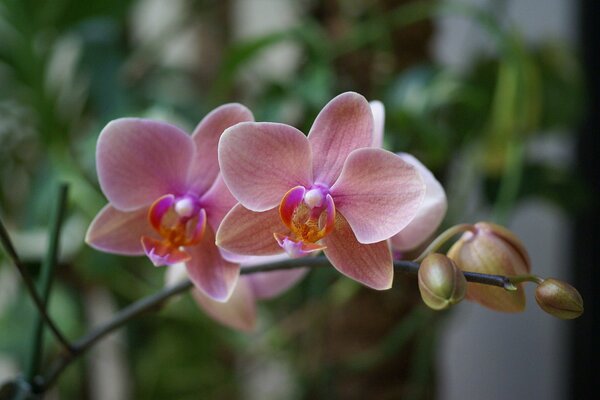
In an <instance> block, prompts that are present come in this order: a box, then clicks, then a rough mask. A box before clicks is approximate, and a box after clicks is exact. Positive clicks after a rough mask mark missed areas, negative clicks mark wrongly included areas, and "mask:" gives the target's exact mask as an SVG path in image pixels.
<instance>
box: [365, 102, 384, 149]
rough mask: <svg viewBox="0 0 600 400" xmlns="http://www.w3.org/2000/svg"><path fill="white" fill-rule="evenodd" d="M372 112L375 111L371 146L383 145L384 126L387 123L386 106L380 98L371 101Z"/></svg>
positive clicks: (379, 146)
mask: <svg viewBox="0 0 600 400" xmlns="http://www.w3.org/2000/svg"><path fill="white" fill-rule="evenodd" d="M369 105H370V106H371V112H372V113H373V142H371V147H376V148H382V147H383V133H384V131H383V127H384V123H385V107H384V106H383V103H382V102H380V101H379V100H374V101H372V102H370V103H369Z"/></svg>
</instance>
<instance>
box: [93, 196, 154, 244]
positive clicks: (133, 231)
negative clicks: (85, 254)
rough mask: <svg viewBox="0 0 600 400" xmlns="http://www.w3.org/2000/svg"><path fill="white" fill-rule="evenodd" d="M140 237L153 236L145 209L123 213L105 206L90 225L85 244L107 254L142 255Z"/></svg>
mask: <svg viewBox="0 0 600 400" xmlns="http://www.w3.org/2000/svg"><path fill="white" fill-rule="evenodd" d="M142 236H155V234H154V231H153V230H152V227H151V226H150V223H149V222H148V208H147V207H144V208H140V209H139V210H135V211H129V212H124V211H119V210H117V209H116V208H114V207H113V206H111V205H110V204H107V205H106V206H105V207H104V208H103V209H102V210H101V211H100V212H99V213H98V215H96V218H94V220H93V221H92V223H91V224H90V227H89V228H88V231H87V233H86V235H85V242H86V243H87V244H89V245H90V246H92V247H93V248H95V249H98V250H100V251H105V252H108V253H116V254H125V255H142V254H144V249H143V248H142V244H141V242H140V240H141V238H142Z"/></svg>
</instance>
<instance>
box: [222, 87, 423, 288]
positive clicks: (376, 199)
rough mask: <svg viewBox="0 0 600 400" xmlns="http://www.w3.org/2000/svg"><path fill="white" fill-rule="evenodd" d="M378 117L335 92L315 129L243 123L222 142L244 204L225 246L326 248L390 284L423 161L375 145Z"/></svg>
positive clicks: (227, 225) (248, 250)
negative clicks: (394, 239) (417, 163)
mask: <svg viewBox="0 0 600 400" xmlns="http://www.w3.org/2000/svg"><path fill="white" fill-rule="evenodd" d="M372 140H373V116H372V113H371V109H370V107H369V103H368V102H367V101H366V100H365V99H364V97H362V96H360V95H359V94H356V93H351V92H349V93H344V94H341V95H339V96H337V97H336V98H334V99H333V100H331V101H330V102H329V103H328V104H327V105H326V106H325V107H324V108H323V110H322V111H321V112H320V113H319V115H318V116H317V119H316V120H315V122H314V124H313V126H312V128H311V130H310V133H309V134H308V137H306V136H305V135H304V134H303V133H302V132H300V131H298V130H297V129H295V128H293V127H291V126H289V125H285V124H276V123H241V124H238V125H236V126H234V127H231V128H229V129H227V130H226V131H225V132H224V133H223V136H222V137H221V140H220V142H219V163H220V166H221V171H222V174H223V178H224V180H225V183H226V184H227V186H228V187H229V189H230V190H231V193H232V194H233V196H234V197H235V198H236V199H237V200H238V201H239V202H240V204H238V205H236V206H235V207H234V208H233V209H232V210H231V211H230V212H229V213H228V214H227V216H226V217H225V219H224V220H223V222H222V224H221V226H220V228H219V230H218V232H217V244H218V245H219V246H220V247H222V248H223V249H225V250H227V251H231V252H234V253H238V254H245V255H271V254H278V253H281V252H287V253H288V254H289V255H291V256H302V255H305V254H309V253H311V252H314V251H317V250H321V249H322V250H323V251H324V253H325V255H326V256H327V257H328V258H329V260H330V261H331V263H332V265H333V266H334V267H335V268H337V269H338V270H339V271H340V272H341V273H343V274H345V275H347V276H349V277H351V278H353V279H355V280H357V281H359V282H361V283H363V284H365V285H367V286H369V287H372V288H375V289H387V288H389V287H391V284H392V278H393V265H392V257H391V253H390V249H389V245H388V242H387V239H389V238H390V237H391V236H392V235H394V234H396V233H398V232H399V231H401V230H402V229H403V228H405V227H406V226H407V225H408V224H409V223H410V221H411V220H412V219H413V218H414V217H415V215H416V213H417V211H418V209H419V207H420V205H421V202H422V200H423V197H424V193H425V186H424V184H423V181H422V178H421V176H420V175H419V174H418V172H417V171H416V169H415V168H414V167H413V166H411V165H410V164H408V163H407V162H405V161H403V160H402V159H401V158H400V157H398V156H396V155H395V154H393V153H390V152H388V151H385V150H382V149H376V148H372V147H371V144H372Z"/></svg>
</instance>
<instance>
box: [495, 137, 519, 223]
mask: <svg viewBox="0 0 600 400" xmlns="http://www.w3.org/2000/svg"><path fill="white" fill-rule="evenodd" d="M524 154H525V146H524V144H523V143H522V142H521V141H519V140H515V141H512V142H510V143H509V145H508V149H507V152H506V167H505V170H504V174H503V175H502V180H501V181H500V190H499V193H498V197H497V198H496V204H495V205H494V211H493V213H492V219H493V220H494V222H496V223H498V224H501V225H503V224H505V223H506V219H507V217H508V214H509V212H510V210H511V209H512V207H513V205H514V204H515V201H516V200H517V197H518V195H519V187H520V186H521V178H522V175H523V159H524Z"/></svg>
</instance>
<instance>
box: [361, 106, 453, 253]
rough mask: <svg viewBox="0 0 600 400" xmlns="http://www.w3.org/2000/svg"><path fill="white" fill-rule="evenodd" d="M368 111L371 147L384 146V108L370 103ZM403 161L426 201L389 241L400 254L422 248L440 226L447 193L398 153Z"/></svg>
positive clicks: (415, 162)
mask: <svg viewBox="0 0 600 400" xmlns="http://www.w3.org/2000/svg"><path fill="white" fill-rule="evenodd" d="M369 104H370V105H371V111H372V112H373V119H374V127H375V129H374V134H373V143H372V145H373V147H382V146H383V133H384V122H385V108H384V106H383V104H382V103H381V102H380V101H372V102H371V103H369ZM398 156H399V157H401V158H402V159H403V160H404V161H406V162H407V163H409V164H411V165H412V166H414V167H415V168H416V169H417V171H418V172H419V174H420V175H421V177H422V178H423V182H425V198H424V199H423V203H422V204H421V206H420V207H419V209H418V211H417V214H416V216H415V217H414V218H413V220H412V221H411V222H410V223H409V224H408V225H407V226H406V227H405V228H404V229H402V230H401V231H400V232H399V233H397V234H396V235H394V236H393V237H392V240H391V241H392V249H393V250H394V251H395V252H399V253H403V252H406V251H410V250H414V249H415V248H417V247H418V246H420V245H421V244H423V243H424V242H425V241H426V240H427V239H429V237H431V235H433V233H434V232H435V231H436V230H437V228H438V227H439V226H440V224H441V223H442V220H443V219H444V216H445V215H446V209H447V208H448V202H447V199H446V192H445V191H444V188H443V187H442V185H441V184H440V182H438V180H437V179H436V178H435V176H434V175H433V174H432V173H431V171H430V170H429V169H427V167H426V166H425V165H423V163H421V162H420V161H419V160H417V159H416V158H415V157H414V156H412V155H410V154H408V153H398Z"/></svg>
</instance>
